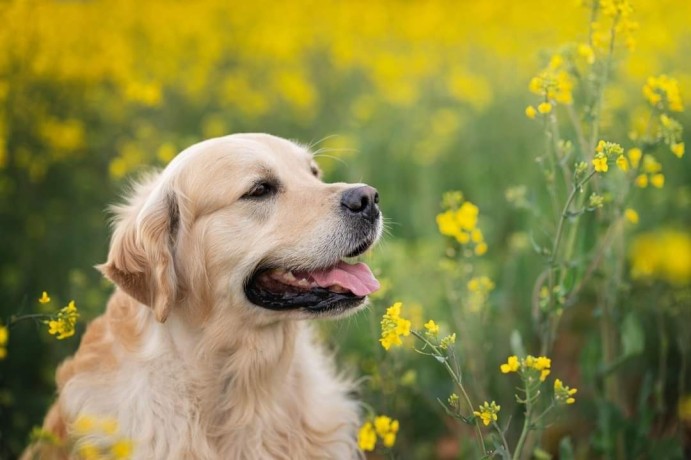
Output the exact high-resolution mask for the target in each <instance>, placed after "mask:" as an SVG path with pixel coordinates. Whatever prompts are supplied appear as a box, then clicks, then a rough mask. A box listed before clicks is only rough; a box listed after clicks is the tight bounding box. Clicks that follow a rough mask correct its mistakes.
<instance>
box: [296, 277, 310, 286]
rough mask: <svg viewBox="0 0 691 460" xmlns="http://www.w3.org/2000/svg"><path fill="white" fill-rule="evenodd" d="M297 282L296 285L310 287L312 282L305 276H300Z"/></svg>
mask: <svg viewBox="0 0 691 460" xmlns="http://www.w3.org/2000/svg"><path fill="white" fill-rule="evenodd" d="M297 284H298V286H302V287H311V286H312V283H310V282H309V281H307V280H306V279H305V278H302V279H301V280H299V281H298V283H297Z"/></svg>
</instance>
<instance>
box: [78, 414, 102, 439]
mask: <svg viewBox="0 0 691 460" xmlns="http://www.w3.org/2000/svg"><path fill="white" fill-rule="evenodd" d="M95 428H96V419H94V418H93V417H90V416H88V415H80V416H79V417H77V420H75V421H74V423H73V424H72V429H74V432H75V433H77V434H79V435H85V434H88V433H90V432H92V431H94V429H95Z"/></svg>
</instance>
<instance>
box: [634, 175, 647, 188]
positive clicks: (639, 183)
mask: <svg viewBox="0 0 691 460" xmlns="http://www.w3.org/2000/svg"><path fill="white" fill-rule="evenodd" d="M634 184H636V187H638V188H646V187H647V186H648V176H646V175H645V174H639V175H638V176H637V177H636V179H635V180H634Z"/></svg>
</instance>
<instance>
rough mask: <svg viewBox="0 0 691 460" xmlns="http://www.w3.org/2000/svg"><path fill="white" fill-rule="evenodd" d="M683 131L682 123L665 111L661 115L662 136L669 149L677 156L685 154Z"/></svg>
mask: <svg viewBox="0 0 691 460" xmlns="http://www.w3.org/2000/svg"><path fill="white" fill-rule="evenodd" d="M682 132H683V128H682V126H681V123H679V122H678V121H677V120H675V119H674V118H671V117H669V116H668V115H665V114H664V113H663V114H662V115H660V133H659V135H660V138H662V141H663V142H664V143H665V144H667V145H669V149H670V150H671V151H672V153H673V154H674V155H675V156H676V157H677V158H681V157H683V156H684V143H683V142H682V141H681V135H682Z"/></svg>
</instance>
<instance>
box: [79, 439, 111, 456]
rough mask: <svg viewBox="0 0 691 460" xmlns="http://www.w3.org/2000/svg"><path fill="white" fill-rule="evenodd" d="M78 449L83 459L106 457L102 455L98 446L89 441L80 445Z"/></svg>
mask: <svg viewBox="0 0 691 460" xmlns="http://www.w3.org/2000/svg"><path fill="white" fill-rule="evenodd" d="M77 451H78V453H79V458H80V459H81V460H100V459H102V458H105V456H102V455H101V450H100V449H99V448H98V446H97V445H95V444H91V443H89V442H85V443H84V444H82V445H81V446H79V449H78V450H77Z"/></svg>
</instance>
